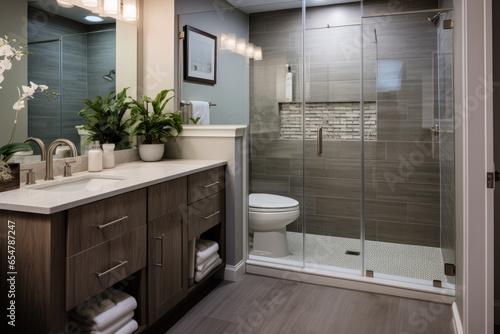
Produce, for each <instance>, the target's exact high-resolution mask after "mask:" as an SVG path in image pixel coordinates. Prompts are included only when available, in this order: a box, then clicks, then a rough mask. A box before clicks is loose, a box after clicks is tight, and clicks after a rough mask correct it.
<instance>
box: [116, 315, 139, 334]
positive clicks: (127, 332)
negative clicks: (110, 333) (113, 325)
mask: <svg viewBox="0 0 500 334" xmlns="http://www.w3.org/2000/svg"><path fill="white" fill-rule="evenodd" d="M137 328H139V324H138V323H137V321H135V320H134V319H132V320H130V321H129V322H128V323H127V324H126V325H125V326H123V327H122V328H121V329H119V330H118V331H116V332H115V334H132V333H133V332H135V330H136V329H137Z"/></svg>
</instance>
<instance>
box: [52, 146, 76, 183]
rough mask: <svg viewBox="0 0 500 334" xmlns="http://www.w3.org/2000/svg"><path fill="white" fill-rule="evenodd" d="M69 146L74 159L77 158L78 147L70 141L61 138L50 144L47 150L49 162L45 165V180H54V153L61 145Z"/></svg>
mask: <svg viewBox="0 0 500 334" xmlns="http://www.w3.org/2000/svg"><path fill="white" fill-rule="evenodd" d="M64 144H66V145H68V146H69V149H70V150H71V153H72V154H73V157H77V156H78V153H77V151H76V146H75V144H73V143H72V142H71V141H70V140H68V139H64V138H59V139H56V140H54V141H53V142H52V144H50V146H49V148H48V149H47V161H46V163H45V180H53V179H54V151H55V149H56V147H57V146H59V145H64Z"/></svg>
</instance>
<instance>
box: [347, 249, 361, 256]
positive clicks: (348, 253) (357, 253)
mask: <svg viewBox="0 0 500 334" xmlns="http://www.w3.org/2000/svg"><path fill="white" fill-rule="evenodd" d="M345 253H346V254H347V255H359V254H360V253H359V252H356V251H350V250H348V251H346V252H345Z"/></svg>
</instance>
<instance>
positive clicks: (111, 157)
mask: <svg viewBox="0 0 500 334" xmlns="http://www.w3.org/2000/svg"><path fill="white" fill-rule="evenodd" d="M102 150H103V152H104V153H103V156H102V167H103V168H104V169H106V168H115V144H102Z"/></svg>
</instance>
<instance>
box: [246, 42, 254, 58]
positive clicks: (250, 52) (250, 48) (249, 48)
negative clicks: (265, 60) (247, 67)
mask: <svg viewBox="0 0 500 334" xmlns="http://www.w3.org/2000/svg"><path fill="white" fill-rule="evenodd" d="M254 50H255V45H254V44H253V43H249V44H248V45H247V53H246V56H247V57H248V58H253V54H254Z"/></svg>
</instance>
